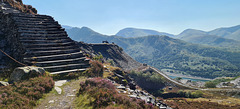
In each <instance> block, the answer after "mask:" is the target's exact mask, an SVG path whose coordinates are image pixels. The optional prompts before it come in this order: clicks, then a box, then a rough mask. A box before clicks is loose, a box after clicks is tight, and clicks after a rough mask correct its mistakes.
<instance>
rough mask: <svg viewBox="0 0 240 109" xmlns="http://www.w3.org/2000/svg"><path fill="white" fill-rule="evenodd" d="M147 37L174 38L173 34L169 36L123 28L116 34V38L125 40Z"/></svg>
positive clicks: (167, 34) (151, 31) (145, 30)
mask: <svg viewBox="0 0 240 109" xmlns="http://www.w3.org/2000/svg"><path fill="white" fill-rule="evenodd" d="M149 35H160V36H161V35H166V36H169V37H174V35H173V34H169V33H164V32H158V31H155V30H150V29H137V28H124V29H122V30H120V31H119V32H118V33H117V34H116V36H122V37H125V38H130V37H142V36H149Z"/></svg>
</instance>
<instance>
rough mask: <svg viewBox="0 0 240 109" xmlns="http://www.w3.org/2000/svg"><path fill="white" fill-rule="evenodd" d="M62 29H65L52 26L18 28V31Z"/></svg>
mask: <svg viewBox="0 0 240 109" xmlns="http://www.w3.org/2000/svg"><path fill="white" fill-rule="evenodd" d="M56 30H62V31H65V29H64V28H58V27H52V28H23V27H22V28H18V31H56Z"/></svg>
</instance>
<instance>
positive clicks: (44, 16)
mask: <svg viewBox="0 0 240 109" xmlns="http://www.w3.org/2000/svg"><path fill="white" fill-rule="evenodd" d="M11 15H12V16H14V17H23V18H26V17H27V18H53V17H51V16H48V15H38V14H37V15H33V14H26V13H11Z"/></svg>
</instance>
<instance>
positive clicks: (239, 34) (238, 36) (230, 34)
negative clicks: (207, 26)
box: [208, 25, 240, 40]
mask: <svg viewBox="0 0 240 109" xmlns="http://www.w3.org/2000/svg"><path fill="white" fill-rule="evenodd" d="M208 34H210V35H216V36H220V37H224V38H228V39H234V40H240V25H237V26H233V27H226V28H218V29H215V30H212V31H209V32H208Z"/></svg>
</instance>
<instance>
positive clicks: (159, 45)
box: [66, 30, 240, 78]
mask: <svg viewBox="0 0 240 109" xmlns="http://www.w3.org/2000/svg"><path fill="white" fill-rule="evenodd" d="M66 31H67V32H68V33H69V32H71V31H69V30H66ZM92 32H94V31H92ZM76 35H77V36H72V35H71V33H70V34H69V36H70V37H75V38H76V37H77V41H84V42H86V43H101V41H103V40H107V41H108V42H110V43H111V42H114V43H115V44H117V45H119V46H120V47H122V48H123V49H124V51H125V52H126V53H127V54H129V55H130V56H131V57H133V58H134V59H135V60H137V61H138V62H141V63H147V64H149V65H151V66H154V67H156V68H158V69H162V70H163V71H167V72H174V73H182V74H191V75H193V76H201V77H206V78H215V77H219V76H237V75H240V70H239V68H240V64H238V63H239V62H240V57H239V56H240V53H239V52H229V51H226V50H223V49H217V48H213V47H206V46H202V45H198V44H191V43H188V42H185V41H183V40H179V39H174V38H171V37H168V36H159V35H152V36H144V37H135V38H124V37H118V36H107V35H102V34H99V33H98V34H97V33H88V34H85V33H79V34H77V33H76Z"/></svg>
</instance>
